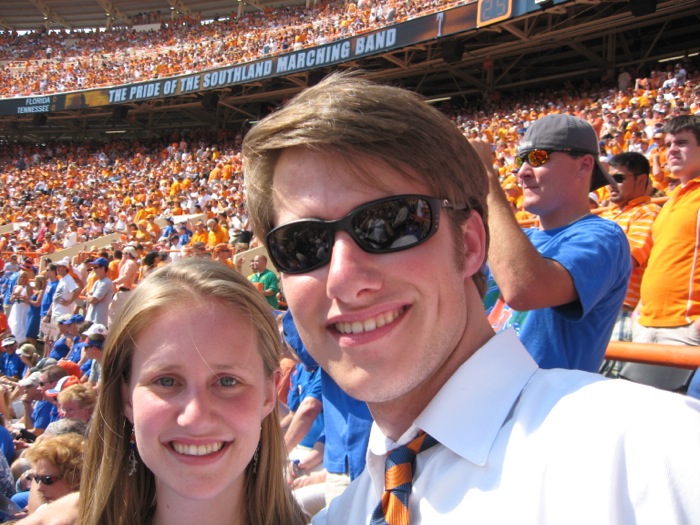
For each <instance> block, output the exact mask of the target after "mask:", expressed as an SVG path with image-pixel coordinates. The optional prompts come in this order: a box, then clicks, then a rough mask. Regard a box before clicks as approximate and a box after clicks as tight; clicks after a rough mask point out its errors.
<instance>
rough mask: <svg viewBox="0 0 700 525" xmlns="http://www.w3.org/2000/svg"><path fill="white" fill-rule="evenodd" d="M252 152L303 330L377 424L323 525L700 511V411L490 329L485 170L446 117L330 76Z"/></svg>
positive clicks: (273, 120) (666, 516) (270, 232)
mask: <svg viewBox="0 0 700 525" xmlns="http://www.w3.org/2000/svg"><path fill="white" fill-rule="evenodd" d="M243 159H244V166H245V170H246V173H245V182H246V187H247V190H248V194H247V195H248V198H247V203H248V206H249V210H250V213H251V219H252V223H253V225H254V231H255V234H256V236H257V237H258V238H260V239H265V242H266V245H267V249H268V254H269V255H270V257H271V259H272V261H273V262H274V264H275V265H276V266H277V269H278V270H279V271H280V272H281V274H282V284H283V287H284V290H285V296H286V297H287V299H288V303H289V307H290V309H291V311H292V312H293V315H294V319H295V322H296V325H297V328H298V331H299V335H300V336H301V339H302V341H303V342H304V344H305V346H306V347H307V349H308V351H309V353H310V354H311V355H312V356H313V357H314V359H315V360H316V361H317V362H318V364H320V365H321V367H323V369H324V370H325V371H326V372H327V373H328V374H329V375H330V376H331V377H332V378H333V379H334V380H335V381H336V382H337V383H338V385H339V386H340V387H341V388H342V389H343V390H344V391H345V392H346V393H348V394H349V395H351V396H353V397H355V398H357V399H359V400H362V401H365V402H367V405H368V406H369V409H370V411H371V413H372V416H373V417H374V424H373V426H372V430H371V435H370V438H369V445H368V451H367V456H366V459H367V461H366V466H365V469H364V471H363V473H362V474H361V475H360V476H359V477H358V478H356V479H355V480H354V481H353V482H352V483H351V484H350V486H349V487H348V488H347V489H346V490H345V492H344V493H343V494H342V495H341V496H339V497H338V498H336V499H334V500H333V502H332V503H331V504H330V506H329V507H328V509H327V511H325V512H324V511H322V513H321V514H319V515H317V516H316V517H315V518H314V519H313V523H314V524H324V523H329V524H333V525H338V524H341V525H342V524H348V525H349V524H352V525H355V524H385V523H392V524H399V523H400V524H403V525H405V524H408V523H409V522H410V523H412V524H413V525H417V524H421V523H422V524H425V525H427V524H435V523H440V524H462V523H519V524H533V525H534V524H541V523H544V522H547V523H571V522H572V521H573V522H576V523H611V522H615V523H642V522H648V523H653V522H655V518H654V516H663V519H662V521H664V522H665V523H682V522H686V523H688V522H693V521H695V522H700V500H699V499H698V498H697V494H696V492H697V486H698V484H699V483H700V447H698V446H697V441H698V439H700V404H696V403H693V402H692V401H688V400H686V399H684V398H681V397H680V396H678V397H677V396H671V395H668V394H663V393H659V392H657V391H656V390H653V389H647V388H644V387H641V386H638V385H632V384H629V383H627V382H622V381H612V380H607V379H605V378H602V377H601V376H600V375H597V374H587V373H583V372H579V371H576V372H574V371H568V370H541V369H539V368H538V367H537V365H536V363H535V362H534V360H533V359H532V358H531V357H530V355H529V354H528V352H527V351H526V350H525V349H524V348H523V346H522V345H521V343H520V342H519V341H518V338H517V336H516V335H515V333H514V332H513V331H506V332H503V333H499V334H494V331H493V329H492V328H491V326H490V325H489V323H488V320H487V318H486V314H485V312H484V309H483V305H482V292H483V290H484V288H483V285H484V281H483V274H482V271H481V270H482V267H483V264H484V261H485V258H486V251H487V246H488V230H487V228H486V226H485V217H486V209H485V204H486V196H487V192H488V180H487V176H486V173H485V171H486V170H485V168H484V163H483V161H482V160H481V158H480V157H479V155H478V154H477V153H476V152H475V151H474V149H473V148H472V147H471V146H470V145H469V143H468V142H467V141H466V139H465V138H464V136H463V135H462V134H461V132H460V131H459V129H458V128H457V127H456V126H455V125H454V123H453V122H452V121H451V120H450V119H448V118H447V117H445V116H444V115H442V114H441V113H440V112H438V111H437V110H435V109H434V108H432V107H431V106H429V105H428V104H426V103H425V102H423V101H422V100H421V99H420V98H419V97H417V96H416V95H415V94H412V93H410V92H407V91H404V90H401V89H398V88H393V87H388V86H380V85H376V84H373V83H371V82H369V81H364V80H361V79H360V78H358V77H357V76H355V75H332V76H331V77H329V78H327V79H325V80H323V81H322V82H321V83H319V84H317V85H316V86H314V87H312V88H309V89H308V90H306V91H305V92H303V93H302V94H300V95H298V96H297V97H295V98H294V99H293V100H292V101H291V102H290V103H289V104H287V105H286V106H285V107H284V108H283V109H281V110H279V111H277V112H275V113H272V114H271V115H269V116H268V117H267V118H266V119H264V120H263V121H261V122H260V123H259V124H257V125H256V126H255V127H254V128H253V129H252V130H251V131H249V132H248V134H247V136H246V138H245V140H244V144H243ZM581 162H582V163H586V164H587V165H588V166H589V169H590V170H592V166H593V158H592V155H588V160H585V161H581ZM588 178H590V173H589V174H588ZM606 180H607V179H606ZM588 183H589V184H590V180H589V181H588ZM587 196H588V189H586V191H585V193H584V197H585V199H586V200H587ZM584 202H585V205H586V206H587V202H586V201H584ZM581 213H582V214H583V212H581ZM511 214H512V212H511ZM615 228H619V227H617V226H615ZM621 235H622V239H623V242H624V243H625V247H626V248H627V241H626V240H625V239H624V234H622V233H621ZM627 250H628V251H627V252H626V253H627V257H629V248H627ZM616 264H619V262H616ZM628 264H629V263H628ZM624 288H626V279H625V283H624V284H623V295H624ZM621 301H622V299H621V298H620V303H621ZM616 308H619V303H618V304H617V306H616ZM616 312H617V310H615V312H614V313H613V314H612V317H613V320H614V315H615V313H616ZM608 335H609V334H608ZM623 407H624V408H623ZM623 412H624V414H625V417H624V418H620V417H619V414H620V413H623ZM385 467H388V469H386V471H385ZM669 480H673V482H671V483H670V482H669ZM396 485H398V487H397V486H396ZM409 514H410V517H409ZM409 520H410V521H409Z"/></svg>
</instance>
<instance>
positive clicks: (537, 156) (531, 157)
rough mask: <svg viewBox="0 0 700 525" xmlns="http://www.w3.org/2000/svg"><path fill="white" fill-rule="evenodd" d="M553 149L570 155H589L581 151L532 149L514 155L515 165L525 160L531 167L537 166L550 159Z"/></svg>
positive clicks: (519, 164) (518, 165)
mask: <svg viewBox="0 0 700 525" xmlns="http://www.w3.org/2000/svg"><path fill="white" fill-rule="evenodd" d="M555 151H560V152H561V153H566V154H567V155H571V156H572V157H581V156H583V155H590V153H586V152H583V151H573V150H572V151H562V150H547V149H533V150H530V151H526V152H524V153H521V154H520V155H516V156H515V166H516V167H517V168H518V169H519V168H520V167H521V166H522V165H523V164H525V162H527V163H528V164H529V165H530V166H532V167H533V168H539V167H540V166H543V165H544V164H547V163H548V162H549V161H550V156H551V155H552V153H555Z"/></svg>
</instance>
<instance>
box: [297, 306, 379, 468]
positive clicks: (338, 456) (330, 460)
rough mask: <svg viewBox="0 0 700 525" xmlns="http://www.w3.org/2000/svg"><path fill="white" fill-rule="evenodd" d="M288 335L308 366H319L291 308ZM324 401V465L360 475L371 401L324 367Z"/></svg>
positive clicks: (368, 427)
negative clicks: (356, 394) (345, 386)
mask: <svg viewBox="0 0 700 525" xmlns="http://www.w3.org/2000/svg"><path fill="white" fill-rule="evenodd" d="M283 326H284V336H285V338H286V340H287V342H288V343H289V344H290V346H291V347H292V348H293V349H294V351H295V352H296V354H297V356H298V357H299V359H300V360H301V361H302V363H304V364H305V365H306V366H308V367H317V366H318V363H316V361H314V358H313V357H311V355H310V354H309V352H308V351H307V350H306V347H305V346H304V344H303V343H302V342H301V339H300V338H299V333H298V332H297V329H296V326H294V320H293V319H292V313H291V311H289V310H288V311H287V313H285V315H284V320H283ZM321 401H322V402H323V421H324V429H325V436H326V446H325V449H324V454H323V466H324V467H326V470H328V472H330V473H332V474H345V473H347V474H349V475H350V478H351V479H355V478H356V477H358V476H359V475H360V474H361V473H362V471H363V470H364V468H365V456H366V454H367V443H368V442H369V431H370V429H371V428H372V415H371V414H370V412H369V408H367V403H365V402H363V401H358V400H357V399H355V398H354V397H350V396H349V395H347V394H346V393H345V392H343V391H342V390H341V389H340V387H339V386H338V384H337V383H336V382H335V381H334V380H333V378H332V377H331V376H329V375H328V374H327V373H326V372H325V370H323V369H321Z"/></svg>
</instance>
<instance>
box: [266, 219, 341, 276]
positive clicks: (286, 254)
mask: <svg viewBox="0 0 700 525" xmlns="http://www.w3.org/2000/svg"><path fill="white" fill-rule="evenodd" d="M330 238H331V232H330V230H329V228H328V227H327V226H326V224H325V223H324V222H323V221H319V220H302V221H298V222H291V223H289V224H285V225H283V226H281V227H279V228H276V229H274V230H272V231H271V232H270V233H269V235H268V236H267V245H268V251H269V254H270V257H271V258H272V262H274V263H275V266H276V267H277V269H278V270H279V271H281V272H286V273H303V272H308V271H311V270H312V269H314V268H318V267H319V266H323V265H324V264H326V263H327V262H328V261H329V260H330V254H331V242H330Z"/></svg>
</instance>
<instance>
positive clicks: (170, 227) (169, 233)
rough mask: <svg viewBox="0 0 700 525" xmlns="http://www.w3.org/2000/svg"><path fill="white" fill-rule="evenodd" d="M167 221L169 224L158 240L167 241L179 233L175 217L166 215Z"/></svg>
mask: <svg viewBox="0 0 700 525" xmlns="http://www.w3.org/2000/svg"><path fill="white" fill-rule="evenodd" d="M165 222H166V223H167V226H166V227H165V228H163V229H162V230H161V232H160V235H159V236H158V242H167V241H169V240H170V237H171V236H172V235H177V229H176V228H175V219H173V218H172V217H166V218H165Z"/></svg>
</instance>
